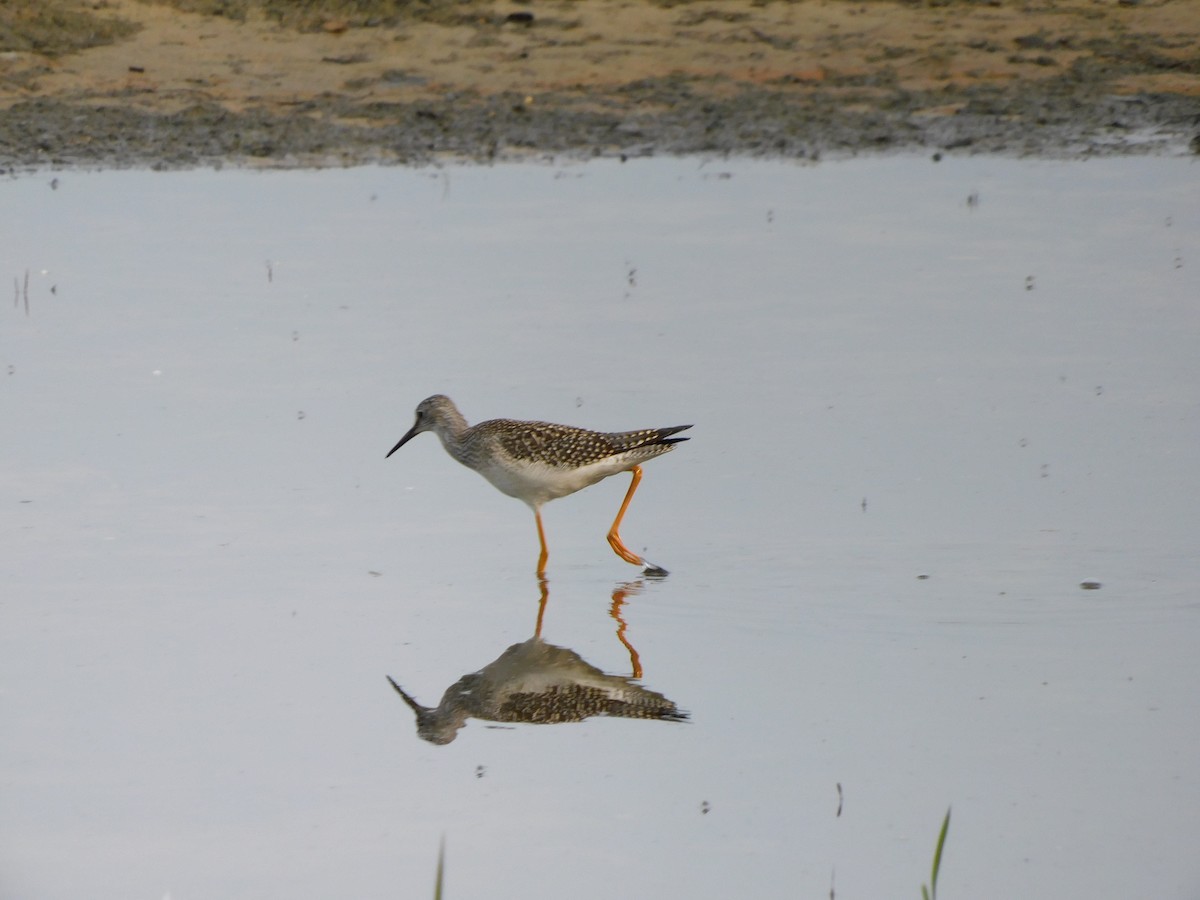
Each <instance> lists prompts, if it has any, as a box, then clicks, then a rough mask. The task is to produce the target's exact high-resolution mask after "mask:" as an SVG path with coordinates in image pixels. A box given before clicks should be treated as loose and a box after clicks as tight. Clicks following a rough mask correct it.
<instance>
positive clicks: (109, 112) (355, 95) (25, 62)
mask: <svg viewBox="0 0 1200 900" xmlns="http://www.w3.org/2000/svg"><path fill="white" fill-rule="evenodd" d="M1182 3H1183V5H1184V6H1186V7H1189V8H1190V11H1195V12H1196V13H1197V15H1196V19H1195V20H1196V21H1197V22H1200V4H1197V3H1193V2H1191V0H1182ZM602 5H603V4H598V5H597V6H588V7H586V8H585V9H586V12H585V11H581V10H580V7H579V5H577V4H563V5H558V6H554V7H552V8H553V9H555V10H558V15H559V18H558V19H553V18H551V17H549V16H542V20H539V19H537V18H534V19H533V20H532V21H531V22H523V23H522V27H520V28H514V27H513V24H512V21H511V20H510V19H509V18H508V17H507V16H508V15H509V14H505V15H501V14H500V13H502V12H503V8H499V9H500V12H495V10H496V9H498V7H496V6H494V5H492V4H485V5H484V8H486V9H487V10H488V11H489V13H488V15H489V18H486V19H482V18H481V19H480V20H479V21H478V22H475V21H472V22H470V23H468V24H466V25H462V24H457V25H453V26H449V25H444V24H438V23H419V24H415V25H414V24H409V25H403V24H402V25H398V26H397V25H393V26H390V28H389V27H385V26H373V27H372V26H366V27H361V28H356V27H350V26H347V25H346V24H345V23H341V22H334V23H332V25H330V23H325V24H326V27H324V28H316V29H313V30H310V31H301V30H297V29H295V28H291V27H288V26H286V25H281V24H279V23H277V22H271V21H269V20H266V19H264V18H259V19H249V20H246V21H231V20H228V19H223V18H220V17H216V16H212V15H205V14H200V13H184V12H180V11H178V10H174V9H164V8H162V7H156V6H154V5H152V4H142V3H132V4H130V3H125V4H121V3H114V4H112V9H113V13H114V15H115V14H117V13H119V14H121V15H123V16H125V17H126V19H127V18H129V17H133V18H137V17H139V16H140V20H139V21H137V23H136V24H137V29H136V32H135V33H134V34H133V35H132V36H128V37H122V38H118V39H116V40H114V41H113V42H112V43H110V44H108V45H106V46H103V47H97V48H88V49H84V50H79V51H74V52H71V53H67V54H58V55H47V54H39V53H36V52H7V53H4V54H3V56H4V63H5V65H4V66H3V67H2V68H0V168H4V169H8V170H17V169H28V168H61V167H84V168H113V167H122V168H123V167H153V168H190V167H209V166H219V165H250V166H267V167H280V166H345V165H358V164H363V163H383V164H427V163H430V162H434V161H438V160H443V159H447V158H451V159H466V160H475V161H491V160H498V159H511V158H529V157H535V158H536V157H544V156H555V157H573V158H587V157H593V156H606V157H621V158H632V157H642V156H654V155H663V154H668V155H678V154H705V155H719V156H726V155H744V156H765V157H776V158H784V159H804V160H814V159H819V158H828V157H844V156H849V155H856V154H862V153H871V154H877V153H890V152H899V151H904V152H925V153H929V154H931V155H935V154H944V153H996V154H1005V155H1026V156H1029V155H1032V156H1039V157H1054V158H1061V157H1071V158H1077V157H1087V156H1094V155H1114V154H1123V155H1128V154H1139V153H1200V53H1198V52H1197V50H1196V48H1195V47H1194V46H1192V45H1191V44H1190V43H1189V41H1188V36H1187V35H1183V36H1180V35H1179V34H1174V33H1169V34H1164V33H1163V32H1151V31H1143V32H1138V33H1133V32H1130V31H1129V29H1128V28H1127V27H1126V26H1124V25H1122V23H1120V22H1117V23H1116V25H1113V24H1112V23H1102V24H1107V26H1109V27H1112V28H1115V27H1117V26H1121V27H1122V28H1124V30H1122V31H1121V32H1120V33H1121V34H1122V35H1123V37H1122V39H1121V40H1120V41H1113V40H1109V39H1105V40H1107V43H1105V42H1104V41H1102V40H1101V39H1100V38H1097V37H1095V36H1094V35H1093V36H1091V37H1086V38H1085V37H1081V36H1077V35H1076V34H1075V32H1073V31H1071V32H1069V31H1067V30H1065V29H1066V28H1067V27H1068V26H1070V23H1071V22H1090V23H1092V24H1093V25H1095V20H1094V17H1093V19H1086V18H1082V17H1079V18H1076V19H1073V20H1070V21H1069V22H1068V25H1066V26H1064V25H1063V24H1062V20H1061V16H1062V14H1063V10H1062V5H1057V6H1051V7H1046V9H1047V10H1050V11H1053V12H1054V14H1055V15H1057V16H1060V19H1057V20H1054V21H1055V22H1057V23H1058V24H1054V23H1050V24H1048V23H1047V22H1039V21H1038V20H1037V19H1036V16H1034V17H1032V18H1029V19H1023V20H1020V23H1019V26H1015V27H1019V29H1020V33H1017V32H1013V34H1015V35H1016V36H1015V37H1003V36H1001V37H996V35H995V33H994V34H993V36H992V37H991V38H987V37H981V36H974V37H973V36H972V35H971V33H969V32H968V33H956V34H955V35H954V37H953V41H952V42H950V45H949V46H950V48H951V49H950V50H945V49H942V50H937V48H939V47H943V48H944V46H945V45H946V41H942V42H941V43H936V42H932V40H931V39H928V38H926V39H925V41H926V42H925V44H920V45H919V46H916V47H912V46H907V45H904V44H902V43H892V41H895V42H899V41H900V39H901V37H903V35H891V36H888V35H887V34H886V33H885V31H884V29H885V28H886V27H887V26H888V23H889V22H894V21H896V19H897V17H898V16H899V15H900V14H901V13H903V14H904V15H909V16H913V15H916V16H920V15H926V14H927V17H928V18H930V20H931V21H932V20H933V18H934V17H935V16H938V15H942V16H944V15H946V13H945V10H944V9H941V8H937V7H930V8H928V9H924V10H923V9H916V12H915V13H914V11H913V10H914V8H913V7H899V6H897V7H896V10H897V11H896V12H895V13H894V14H892V15H891V17H890V18H889V17H887V16H885V15H883V14H882V12H887V11H886V10H883V11H881V10H880V9H879V7H878V6H871V7H867V6H862V7H861V8H860V9H861V12H860V13H859V15H860V18H865V17H868V16H870V15H876V17H877V18H878V24H872V25H871V27H870V28H869V29H868V28H863V29H861V32H862V34H861V40H860V43H861V45H862V51H861V52H860V53H859V54H858V56H854V54H853V52H851V51H854V50H855V49H856V45H854V44H853V42H851V41H849V40H847V32H846V31H845V30H841V31H840V32H839V31H838V28H837V26H838V24H839V23H838V22H837V21H836V20H834V19H832V17H833V16H834V15H836V14H842V13H843V12H845V13H847V14H854V7H852V6H851V5H849V4H844V3H843V4H840V5H839V4H837V3H821V4H820V5H819V6H816V5H811V6H809V5H805V4H766V5H765V6H763V7H748V6H746V5H744V4H743V5H741V6H737V5H734V6H731V5H730V4H724V5H720V4H706V5H703V6H701V5H699V4H685V5H683V7H682V9H681V10H676V9H675V8H672V7H666V8H664V7H659V6H653V5H651V4H646V8H645V9H642V8H640V7H637V4H633V5H632V8H633V10H632V12H630V9H631V5H629V4H626V5H618V6H611V5H610V6H611V8H610V10H609V13H610V15H611V16H612V17H618V16H628V15H633V14H635V13H640V14H641V15H642V16H643V18H641V19H638V20H636V21H634V20H630V21H629V22H615V23H612V24H613V28H614V29H620V28H623V29H626V30H628V29H630V28H641V29H644V32H643V34H644V39H643V40H641V41H640V42H637V43H634V42H631V41H627V40H622V39H621V37H620V35H621V34H624V33H626V32H625V31H619V30H614V31H612V32H611V33H608V32H605V30H604V29H605V26H606V25H608V24H610V23H609V22H607V21H603V20H597V21H596V22H591V21H590V20H589V19H588V18H587V17H588V16H592V15H600V16H603V15H604V12H603V10H600V6H602ZM523 8H536V9H539V13H538V15H541V13H540V9H541V7H532V6H531V7H523ZM959 9H968V7H967V6H960V7H959ZM979 9H980V7H979V6H978V5H972V6H970V7H969V12H970V13H971V15H974V16H976V17H977V18H978V19H979V23H978V24H977V27H978V28H986V27H987V23H988V22H989V21H990V22H991V23H992V24H991V27H992V28H993V29H994V30H995V29H999V28H1000V27H1001V26H1002V25H1003V24H1004V23H1003V22H1001V21H1000V20H999V19H997V18H996V16H995V15H993V17H992V18H991V19H990V20H989V19H988V18H987V16H985V15H982V14H981V13H980V12H979ZM701 10H709V11H713V10H716V11H718V12H719V11H720V10H724V12H723V13H721V14H718V12H713V13H712V14H711V15H706V16H704V17H700V16H698V15H697V13H698V12H699V11H701ZM756 10H766V12H762V13H756V14H759V15H763V16H766V17H767V18H763V20H762V21H760V22H752V23H750V24H748V23H747V17H748V16H749V15H751V13H752V11H756ZM983 10H984V12H985V13H986V12H988V11H989V8H988V7H983ZM597 11H598V12H597ZM817 11H819V12H820V13H821V14H822V15H824V16H825V17H826V20H823V21H825V26H826V27H827V29H829V30H830V31H831V33H832V38H831V36H830V34H825V35H815V36H814V32H813V31H812V30H811V28H810V26H812V25H813V23H812V22H810V21H808V20H806V19H805V18H804V15H806V14H814V15H815V14H816V12H817ZM953 11H954V10H951V12H953ZM1188 11H1189V10H1185V11H1184V12H1185V13H1186V12H1188ZM1109 12H1111V13H1112V15H1113V16H1120V15H1123V14H1124V13H1125V12H1126V10H1125V9H1124V7H1123V5H1122V6H1118V5H1115V4H1114V5H1113V6H1112V7H1110V8H1109ZM1135 12H1136V10H1135ZM530 15H531V16H533V15H534V14H533V13H531V14H530ZM566 16H575V18H574V19H570V20H569V21H568V20H567V19H565V18H563V17H566ZM687 16H690V17H691V18H687ZM770 16H773V18H770ZM966 19H969V16H966V15H963V16H960V17H959V18H958V19H956V20H955V21H956V22H958V23H961V22H962V21H964V20H966ZM122 21H125V19H123V20H122ZM542 21H544V22H546V23H547V24H544V25H543V24H542ZM916 21H921V20H920V19H919V18H918V19H917V20H916ZM939 21H942V22H943V24H944V22H945V20H944V19H942V20H939ZM564 23H566V24H564ZM681 23H682V24H681ZM998 23H999V24H998ZM685 26H687V27H685ZM1070 27H1073V26H1070ZM1166 27H1170V23H1169V22H1167V23H1166V24H1165V25H1164V28H1166ZM1198 27H1200V26H1198ZM655 28H659V29H660V31H659V32H655V31H654V29H655ZM747 28H749V29H750V30H749V31H747ZM901 28H902V29H905V34H907V33H908V32H909V31H911V25H901ZM172 29H174V30H172ZM672 29H673V30H672ZM789 29H790V30H789ZM1056 29H1057V30H1056ZM930 33H931V34H933V35H935V36H937V35H940V34H941V33H940V32H939V31H938V30H937V28H935V27H934V26H933V25H931V26H930ZM746 35H752V37H750V38H747V37H746ZM881 35H883V37H881ZM834 38H836V40H834ZM189 40H190V41H191V42H192V43H191V44H189ZM239 40H241V41H242V43H240V44H239V43H238V41H239ZM439 40H441V41H444V42H445V46H444V47H440V46H436V42H437V41H439ZM881 40H882V41H883V44H882V46H883V48H884V49H883V51H882V52H880V50H879V47H880V43H879V42H880V41H881ZM912 40H913V41H917V42H918V43H919V40H921V36H920V35H914V37H913V38H912ZM355 41H357V42H358V43H355ZM414 41H417V42H418V43H414ZM688 41H691V42H692V44H694V46H692V45H689V44H688V43H687V42H688ZM822 41H825V43H824V44H823V43H821V42H822ZM193 45H194V46H193ZM214 47H219V48H220V50H219V52H214V49H213V48H214ZM579 48H585V49H584V50H579ZM668 48H669V49H671V50H679V51H680V52H681V53H683V54H690V55H685V56H682V57H680V58H671V57H670V55H669V53H667V49H668ZM710 48H717V49H718V50H719V51H720V53H717V52H715V51H710ZM831 48H832V49H831ZM847 48H849V50H848V49H847ZM872 48H874V53H872ZM931 48H933V49H931ZM956 48H965V49H963V54H962V56H963V59H962V61H961V64H960V65H958V67H957V68H955V65H954V63H955V60H956V59H957V58H958V56H957V54H956ZM418 49H419V50H420V51H421V53H420V54H418V53H417V52H416V51H417V50H418ZM935 50H937V52H938V53H941V56H936V53H935ZM572 52H573V53H574V55H572ZM971 52H974V56H971V55H970V53H971ZM156 53H161V54H162V57H161V58H160V57H158V56H156V55H155V54H156ZM439 53H440V55H438V54H439ZM639 53H641V54H643V55H644V56H645V59H643V58H642V56H639V55H638V54H639ZM739 53H740V54H741V55H740V56H739ZM205 54H207V55H205ZM289 54H290V55H289ZM822 54H823V55H822ZM922 54H924V55H922ZM988 54H990V55H988ZM934 57H936V58H934ZM576 58H578V60H579V63H578V66H579V67H578V68H574V69H573V68H571V66H572V65H573V64H574V63H575V60H576ZM931 58H932V59H933V63H930V61H929V60H930V59H931ZM993 58H994V59H995V62H994V63H993V62H992V60H993ZM292 60H295V61H294V62H292ZM306 60H307V61H308V67H307V68H304V65H305V62H306ZM660 60H661V64H659V61H660ZM681 60H682V61H681ZM690 60H699V61H700V62H701V63H702V64H703V65H690V64H689V62H690ZM947 60H949V62H948V61H947ZM539 62H541V63H542V65H543V68H542V69H538V68H537V67H536V65H537V63H539ZM585 63H586V64H587V65H589V66H590V68H581V67H582V66H584V64H585ZM934 64H936V66H934ZM289 65H292V66H294V68H292V69H289V68H288V66H289ZM931 66H933V67H932V68H931ZM310 73H311V74H310ZM634 76H638V77H634ZM319 79H324V80H319Z"/></svg>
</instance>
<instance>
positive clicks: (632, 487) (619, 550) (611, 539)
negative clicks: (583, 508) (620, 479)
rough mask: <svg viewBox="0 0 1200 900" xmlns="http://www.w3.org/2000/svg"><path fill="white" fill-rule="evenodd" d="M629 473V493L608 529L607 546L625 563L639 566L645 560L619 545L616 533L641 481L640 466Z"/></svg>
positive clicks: (619, 537) (619, 538) (619, 540)
mask: <svg viewBox="0 0 1200 900" xmlns="http://www.w3.org/2000/svg"><path fill="white" fill-rule="evenodd" d="M629 471H630V472H632V473H633V481H631V482H629V491H628V492H627V493H626V494H625V501H624V502H623V503H622V504H621V509H620V510H619V511H618V512H617V517H616V519H614V520H613V523H612V528H610V529H608V545H609V546H610V547H612V548H613V552H614V553H616V554H617V556H619V557H621V559H623V560H625V562H627V563H633V565H635V566H640V565H643V564H644V563H645V560H643V559H642V558H641V557H640V556H638V555H637V554H636V553H634V552H633V551H632V550H630V549H629V548H628V547H626V546H625V545H624V544H623V543H621V535H620V534H618V533H617V530H618V529H619V528H620V527H621V520H622V519H623V518H625V510H627V509H629V501H630V500H632V499H633V494H634V492H635V491H636V490H637V487H638V484H639V483H640V482H641V480H642V467H641V466H634V467H633V468H632V469H630V470H629Z"/></svg>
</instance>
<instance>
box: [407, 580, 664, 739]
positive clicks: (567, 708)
mask: <svg viewBox="0 0 1200 900" xmlns="http://www.w3.org/2000/svg"><path fill="white" fill-rule="evenodd" d="M540 585H541V598H540V601H539V603H538V616H537V625H536V627H535V629H534V634H533V637H531V638H530V639H529V640H527V641H522V642H521V643H519V644H513V645H512V646H511V647H509V648H508V649H507V650H505V651H504V652H503V653H501V654H500V656H499V657H498V658H497V659H496V660H494V661H493V662H490V663H488V664H487V665H486V666H484V667H483V668H482V669H480V670H479V671H478V672H473V673H471V674H470V675H464V676H463V677H462V678H460V679H459V680H458V681H457V682H455V683H454V684H453V685H451V686H450V687H449V688H448V689H447V690H446V692H445V693H444V694H443V695H442V700H441V702H440V703H439V704H438V705H437V706H436V707H430V706H422V705H421V704H420V703H418V702H417V701H416V700H415V699H413V697H412V696H411V695H410V694H408V693H407V692H406V691H405V690H404V688H402V687H401V686H400V685H399V684H397V683H396V682H395V681H394V680H393V679H392V678H391V676H388V681H389V682H390V683H391V685H392V687H393V688H394V689H395V690H396V693H398V694H399V695H400V696H401V697H403V698H404V702H405V703H407V704H408V706H409V708H410V709H411V710H412V711H413V712H414V713H416V716H417V735H418V736H419V737H420V738H422V739H423V740H426V741H429V742H430V743H433V744H448V743H450V742H451V741H453V740H454V738H455V737H457V735H458V730H459V729H460V728H462V726H463V725H464V724H465V723H466V721H467V719H470V718H476V719H485V720H487V721H490V722H526V723H529V724H534V725H551V724H556V723H560V722H582V721H583V720H584V719H588V718H591V717H592V716H617V717H621V718H626V719H659V720H662V721H667V722H682V721H684V720H685V719H687V713H686V712H683V711H682V710H680V709H679V708H678V707H677V706H676V705H675V704H674V702H672V701H671V700H668V699H667V698H666V697H665V696H663V695H662V694H660V693H658V692H657V691H651V690H649V689H647V688H644V687H642V686H641V685H640V684H637V683H636V679H638V678H640V677H641V675H642V664H641V660H640V658H639V656H638V653H637V650H635V649H634V647H633V645H632V644H631V643H630V641H629V640H628V638H627V636H626V630H627V625H626V623H625V620H624V617H623V616H622V614H621V607H622V606H623V605H624V604H625V601H626V598H627V597H629V596H632V595H634V594H637V593H638V592H640V591H641V589H642V587H643V584H642V582H641V581H640V580H639V581H634V582H629V583H626V584H621V585H618V586H617V588H616V589H615V590H614V591H613V594H612V606H611V608H610V610H609V613H610V615H612V617H613V618H614V619H615V620H616V622H617V639H618V640H620V641H621V643H622V645H624V646H625V648H626V649H627V650H628V651H629V659H630V666H631V669H632V674H631V675H608V674H606V673H604V672H603V671H601V670H600V669H597V668H596V667H595V666H593V665H591V664H590V663H588V662H586V661H585V660H584V659H583V657H581V656H580V655H579V654H578V653H576V652H575V651H574V650H570V649H568V648H566V647H558V646H555V645H554V644H548V643H546V641H544V640H543V639H542V623H543V620H544V618H545V612H546V602H547V600H548V598H549V587H548V585H547V582H546V581H545V579H541V581H540Z"/></svg>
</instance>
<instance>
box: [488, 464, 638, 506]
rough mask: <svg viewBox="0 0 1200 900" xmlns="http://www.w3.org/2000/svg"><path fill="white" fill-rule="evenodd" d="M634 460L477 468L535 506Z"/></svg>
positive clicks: (501, 487) (499, 486) (502, 488)
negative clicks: (571, 466)
mask: <svg viewBox="0 0 1200 900" xmlns="http://www.w3.org/2000/svg"><path fill="white" fill-rule="evenodd" d="M636 465H637V460H634V459H628V458H626V459H622V458H620V457H615V458H610V459H605V460H601V461H600V462H596V463H592V464H591V465H587V466H583V467H581V468H578V469H560V468H557V467H555V466H547V465H544V464H542V463H533V462H521V461H515V460H508V461H507V463H506V465H503V466H480V467H479V469H477V470H476V471H478V472H479V474H480V475H482V476H483V477H484V478H486V479H487V480H488V481H490V482H491V483H492V484H494V485H495V486H496V488H497V489H498V490H500V491H503V492H504V493H506V494H508V496H510V497H516V498H517V499H518V500H524V501H525V502H526V503H528V504H529V505H530V506H533V507H538V506H541V505H542V504H543V503H548V502H549V501H551V500H557V499H558V498H559V497H565V496H567V494H573V493H575V492H576V491H578V490H582V489H583V488H585V487H587V486H588V485H590V484H595V483H596V482H597V481H600V480H602V479H604V478H607V477H608V476H609V475H615V474H617V473H618V472H628V471H629V470H630V469H632V468H633V467H634V466H636Z"/></svg>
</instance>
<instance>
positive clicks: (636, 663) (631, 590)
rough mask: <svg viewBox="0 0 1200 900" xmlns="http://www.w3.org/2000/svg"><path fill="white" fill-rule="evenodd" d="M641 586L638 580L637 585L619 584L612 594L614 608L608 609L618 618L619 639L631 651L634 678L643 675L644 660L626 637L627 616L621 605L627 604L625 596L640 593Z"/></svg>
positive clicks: (609, 612)
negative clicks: (623, 613)
mask: <svg viewBox="0 0 1200 900" xmlns="http://www.w3.org/2000/svg"><path fill="white" fill-rule="evenodd" d="M640 588H641V583H640V582H638V583H637V584H636V585H632V584H619V585H617V588H616V590H614V591H613V595H612V608H611V609H609V611H608V614H609V615H610V616H612V617H613V618H614V619H616V620H617V640H618V641H620V642H621V643H622V644H623V645H624V646H625V649H626V650H628V651H629V665H630V666H631V667H632V668H633V677H634V678H641V677H642V660H641V657H639V656H638V652H637V650H635V649H634V647H633V644H631V643H629V640H628V639H627V638H626V637H625V629H626V627H627V626H626V625H625V617H624V616H622V615H621V607H622V606H624V605H625V597H626V596H627V595H629V594H636V593H639V592H640Z"/></svg>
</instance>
